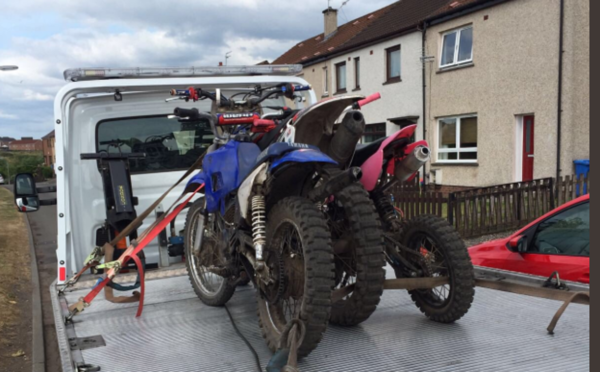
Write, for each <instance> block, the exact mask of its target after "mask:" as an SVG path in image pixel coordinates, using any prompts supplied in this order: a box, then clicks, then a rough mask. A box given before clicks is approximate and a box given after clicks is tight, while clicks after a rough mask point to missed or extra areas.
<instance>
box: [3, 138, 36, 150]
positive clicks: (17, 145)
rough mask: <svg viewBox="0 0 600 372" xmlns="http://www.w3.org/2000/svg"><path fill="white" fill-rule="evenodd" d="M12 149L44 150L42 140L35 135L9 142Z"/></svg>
mask: <svg viewBox="0 0 600 372" xmlns="http://www.w3.org/2000/svg"><path fill="white" fill-rule="evenodd" d="M8 149H9V150H10V151H42V141H41V140H39V139H33V137H21V139H20V140H14V141H10V142H9V143H8Z"/></svg>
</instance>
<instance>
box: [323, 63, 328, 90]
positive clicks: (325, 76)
mask: <svg viewBox="0 0 600 372" xmlns="http://www.w3.org/2000/svg"><path fill="white" fill-rule="evenodd" d="M328 81H329V71H328V70H327V67H323V95H324V96H326V95H328V94H329V89H328V88H327V86H328V84H327V82H328Z"/></svg>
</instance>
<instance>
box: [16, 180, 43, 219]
mask: <svg viewBox="0 0 600 372" xmlns="http://www.w3.org/2000/svg"><path fill="white" fill-rule="evenodd" d="M14 186H15V188H14V194H15V205H16V206H17V209H18V210H19V212H22V213H29V212H35V211H37V210H38V209H40V198H39V196H38V194H37V189H36V186H35V179H34V178H33V175H32V174H31V173H19V174H17V175H16V176H15V180H14Z"/></svg>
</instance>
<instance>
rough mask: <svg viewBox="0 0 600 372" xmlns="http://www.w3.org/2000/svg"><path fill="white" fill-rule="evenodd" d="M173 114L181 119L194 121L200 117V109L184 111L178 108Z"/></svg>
mask: <svg viewBox="0 0 600 372" xmlns="http://www.w3.org/2000/svg"><path fill="white" fill-rule="evenodd" d="M173 114H175V116H179V117H180V118H181V117H189V118H190V119H193V118H197V117H198V109H197V108H193V109H184V108H181V107H176V108H175V110H173Z"/></svg>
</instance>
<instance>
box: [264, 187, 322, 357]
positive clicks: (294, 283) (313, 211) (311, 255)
mask: <svg viewBox="0 0 600 372" xmlns="http://www.w3.org/2000/svg"><path fill="white" fill-rule="evenodd" d="M265 257H266V263H267V266H268V268H269V271H270V273H271V277H272V278H273V284H271V285H268V286H265V285H260V284H259V285H258V291H257V302H258V321H259V326H260V329H261V331H262V335H263V337H264V338H265V340H266V342H267V345H268V346H269V348H270V349H271V351H273V352H274V351H275V350H277V348H278V347H279V341H280V339H281V336H282V334H283V332H284V330H285V329H286V328H287V327H288V326H289V325H290V323H291V321H292V320H295V319H300V320H301V321H302V322H303V323H304V325H305V327H306V332H305V335H304V341H303V342H302V344H301V345H300V347H299V349H298V356H299V357H304V356H306V355H308V354H309V353H310V352H311V351H312V350H313V349H315V348H316V347H317V344H318V343H319V341H321V339H322V337H323V334H324V333H325V330H326V329H327V324H328V322H329V317H330V313H331V292H332V289H333V285H334V265H333V253H332V249H331V239H330V233H329V231H328V230H327V224H326V222H325V219H324V217H323V216H322V214H321V213H320V212H319V211H318V209H317V208H316V206H315V205H314V204H312V203H310V202H309V201H308V200H307V199H304V198H298V197H288V198H285V199H283V200H281V201H279V202H278V203H277V204H276V205H275V206H274V207H273V208H271V210H270V211H269V214H268V218H267V243H266V247H265ZM284 346H285V345H284Z"/></svg>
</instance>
